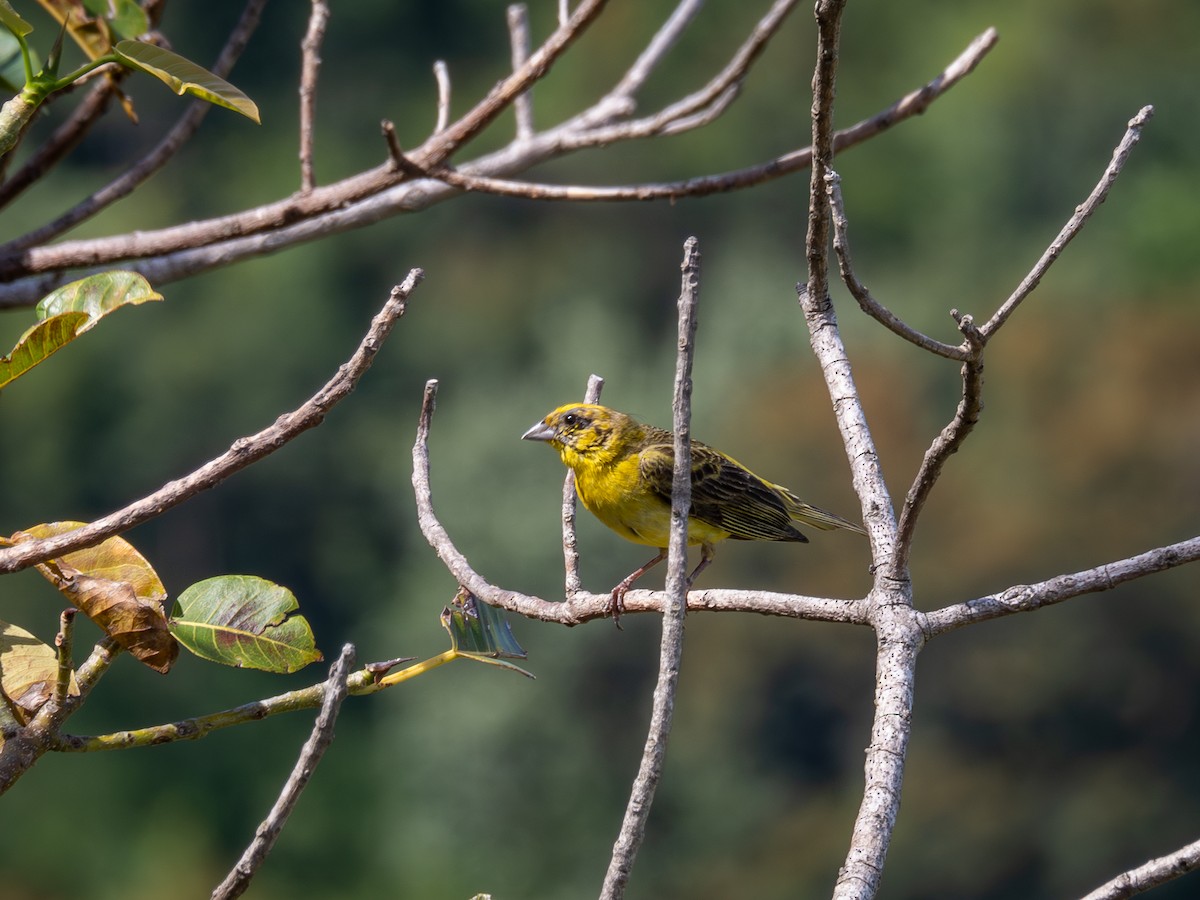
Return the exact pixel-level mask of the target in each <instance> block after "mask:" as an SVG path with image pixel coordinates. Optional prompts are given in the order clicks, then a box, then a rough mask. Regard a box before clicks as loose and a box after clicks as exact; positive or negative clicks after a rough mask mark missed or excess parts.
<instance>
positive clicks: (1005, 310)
mask: <svg viewBox="0 0 1200 900" xmlns="http://www.w3.org/2000/svg"><path fill="white" fill-rule="evenodd" d="M1153 115H1154V107H1153V106H1143V107H1142V108H1141V109H1140V110H1139V111H1138V114H1137V115H1136V116H1134V117H1133V118H1132V119H1130V120H1129V125H1128V126H1127V127H1126V129H1125V136H1124V137H1123V138H1121V141H1120V143H1119V144H1117V148H1116V149H1115V150H1114V151H1113V156H1112V160H1111V161H1110V162H1109V164H1108V166H1107V168H1105V170H1104V174H1103V175H1101V176H1100V181H1099V182H1097V183H1096V186H1095V187H1094V188H1092V192H1091V194H1089V195H1088V198H1087V199H1086V200H1085V201H1083V203H1082V204H1081V205H1079V206H1077V207H1075V214H1074V215H1073V216H1071V218H1070V219H1068V220H1067V224H1066V225H1064V226H1063V227H1062V230H1061V231H1059V233H1058V236H1057V237H1056V238H1055V239H1054V240H1053V241H1051V242H1050V246H1049V247H1047V248H1046V252H1045V253H1043V254H1042V256H1041V259H1039V260H1038V261H1037V263H1035V264H1034V267H1033V268H1032V269H1031V270H1030V271H1029V274H1028V275H1026V276H1025V278H1024V279H1022V281H1021V283H1020V284H1019V285H1017V289H1016V290H1015V291H1014V292H1013V293H1012V296H1010V297H1009V298H1008V299H1007V300H1005V301H1004V303H1003V304H1002V305H1001V306H1000V308H999V309H998V310H996V313H995V315H993V316H992V317H991V318H990V319H989V320H988V321H987V322H986V323H985V324H984V325H983V326H982V327H981V328H980V329H979V331H980V333H981V334H982V335H983V339H984V341H985V342H987V341H989V340H991V338H992V336H993V335H994V334H995V333H996V332H997V331H999V329H1000V326H1001V325H1003V324H1004V323H1005V322H1006V321H1008V317H1009V316H1010V315H1012V313H1013V311H1014V310H1015V309H1016V308H1017V307H1018V306H1019V305H1020V303H1021V301H1022V300H1024V299H1025V298H1026V297H1028V296H1029V295H1030V294H1031V293H1033V289H1034V288H1036V287H1037V286H1038V283H1039V282H1040V281H1041V280H1042V276H1043V275H1045V274H1046V272H1047V271H1048V270H1049V269H1050V267H1051V266H1052V265H1054V261H1055V260H1056V259H1058V257H1059V254H1061V253H1062V252H1063V250H1064V249H1065V248H1066V246H1067V244H1069V243H1071V241H1072V239H1074V237H1075V235H1077V234H1079V232H1080V231H1081V230H1082V229H1083V226H1084V224H1085V223H1086V222H1087V220H1088V219H1089V218H1091V215H1092V213H1094V212H1095V211H1096V210H1097V209H1098V208H1099V207H1100V204H1101V203H1103V202H1104V200H1105V198H1107V197H1108V192H1109V190H1110V189H1111V188H1112V186H1113V183H1114V182H1115V181H1116V180H1117V176H1118V175H1120V174H1121V169H1123V168H1124V167H1125V162H1126V160H1128V159H1129V154H1130V153H1131V152H1132V151H1133V148H1134V146H1135V145H1136V144H1137V142H1138V141H1139V140H1140V139H1141V137H1142V128H1143V127H1144V126H1145V125H1146V123H1147V122H1149V121H1150V117H1151V116H1153Z"/></svg>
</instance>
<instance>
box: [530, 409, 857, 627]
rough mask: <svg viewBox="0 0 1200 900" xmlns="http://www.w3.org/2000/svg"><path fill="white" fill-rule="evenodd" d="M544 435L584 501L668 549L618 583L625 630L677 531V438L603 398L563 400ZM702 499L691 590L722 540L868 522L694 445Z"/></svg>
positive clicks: (695, 481)
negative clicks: (628, 606)
mask: <svg viewBox="0 0 1200 900" xmlns="http://www.w3.org/2000/svg"><path fill="white" fill-rule="evenodd" d="M521 438H522V439H523V440H527V441H544V442H546V443H547V444H549V445H550V446H551V447H553V448H554V449H555V450H557V451H558V455H559V457H560V458H561V459H562V461H563V463H564V464H565V465H566V466H567V468H569V469H570V470H571V471H572V472H574V473H575V492H576V494H577V495H578V496H579V499H580V501H581V502H582V503H583V505H584V507H585V508H586V509H587V510H588V511H589V512H591V513H592V514H593V515H594V516H595V517H596V518H598V519H599V520H600V521H601V522H603V523H604V524H605V525H607V526H608V527H609V528H611V529H612V530H613V531H615V532H616V533H617V534H619V535H620V536H621V537H623V538H625V539H626V540H629V541H633V542H634V543H636V544H644V545H646V546H649V547H656V548H658V555H656V556H655V557H654V558H653V559H651V560H649V561H648V562H647V563H646V564H645V565H643V566H639V567H638V568H637V569H635V570H634V571H633V572H631V573H630V574H629V575H628V576H627V577H626V578H624V579H623V580H622V581H621V582H620V583H619V584H618V585H617V586H616V587H614V588H613V590H612V596H611V606H610V612H611V614H612V616H613V619H614V621H616V622H617V627H620V615H621V612H622V610H623V603H624V598H625V594H626V593H628V591H629V589H630V587H632V586H633V583H634V582H636V581H637V580H638V579H639V578H641V577H642V576H643V575H644V574H646V572H647V571H649V570H650V569H651V568H653V567H654V566H655V565H657V564H658V563H660V562H662V561H663V560H664V559H666V556H667V545H668V544H669V543H670V528H671V483H672V480H673V477H674V465H675V435H674V434H673V433H672V432H670V431H667V430H665V429H662V428H656V427H654V426H653V425H645V424H642V423H641V422H639V421H638V420H636V419H635V418H633V417H632V416H629V415H626V414H625V413H622V412H618V411H617V410H615V409H609V408H608V407H605V406H599V405H597V404H594V403H569V404H567V405H566V406H560V407H558V408H557V409H555V410H554V411H553V412H551V413H549V414H548V415H547V416H546V417H545V418H543V419H541V420H539V421H538V422H536V423H535V424H534V425H533V427H532V428H530V429H529V430H528V431H526V432H525V433H524V434H523V435H521ZM691 450H692V505H691V510H690V513H689V516H688V530H687V538H688V545H689V546H695V545H696V544H699V545H700V562H699V564H698V565H697V566H696V568H695V569H694V570H693V571H692V573H691V575H689V576H688V586H689V587H690V586H691V585H692V583H693V582H695V580H696V576H697V575H699V574H700V573H701V572H702V571H704V569H705V568H706V567H707V566H708V565H709V563H711V562H712V560H713V555H714V553H715V552H716V549H715V548H716V545H717V544H718V543H719V542H720V541H723V540H725V539H727V538H732V539H733V540H738V541H788V542H793V543H808V538H807V537H805V536H804V533H803V532H801V531H800V530H799V529H798V528H797V527H796V526H795V524H793V523H795V522H799V523H801V524H804V525H811V526H813V527H814V528H819V529H821V530H822V531H831V530H834V529H844V530H846V531H853V532H856V533H858V534H866V531H864V530H863V529H862V528H861V527H860V526H858V525H855V524H854V523H853V522H850V521H848V520H847V519H843V518H842V517H841V516H838V515H834V514H833V513H831V512H827V511H826V510H823V509H819V508H817V507H815V506H812V505H810V504H808V503H805V502H804V501H803V500H801V499H800V498H799V497H797V496H796V495H795V494H793V493H792V492H791V491H790V490H788V489H787V488H785V487H783V486H781V485H778V484H774V483H772V482H770V481H767V480H766V479H764V478H760V477H759V476H758V475H755V474H754V473H753V472H751V471H750V470H749V469H748V468H746V467H745V466H744V465H742V464H741V463H740V462H738V461H737V460H736V459H734V458H733V457H731V456H728V455H726V454H724V453H722V452H721V451H720V450H717V449H716V448H714V447H710V446H709V445H708V444H703V443H701V442H700V441H692V442H691Z"/></svg>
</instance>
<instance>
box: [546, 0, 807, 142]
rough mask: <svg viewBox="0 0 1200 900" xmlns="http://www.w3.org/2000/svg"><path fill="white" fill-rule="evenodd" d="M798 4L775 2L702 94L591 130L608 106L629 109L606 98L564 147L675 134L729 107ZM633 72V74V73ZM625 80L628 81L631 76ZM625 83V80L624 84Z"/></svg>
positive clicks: (580, 121)
mask: <svg viewBox="0 0 1200 900" xmlns="http://www.w3.org/2000/svg"><path fill="white" fill-rule="evenodd" d="M797 2H798V0H775V2H774V3H773V4H772V5H771V8H770V9H769V10H768V12H767V14H766V15H765V16H763V18H762V19H761V20H759V22H758V24H756V25H755V26H754V29H753V30H752V31H751V33H750V36H749V37H748V38H747V39H746V40H745V42H743V44H742V45H741V46H740V47H739V48H738V49H737V51H736V52H735V53H734V55H733V57H732V58H731V59H730V60H729V62H728V63H726V64H725V67H724V68H723V69H722V70H721V71H720V72H718V73H717V74H716V75H714V76H713V78H712V79H711V80H710V81H709V82H708V83H707V84H706V85H705V86H704V87H702V88H700V90H698V91H695V92H693V93H691V94H689V95H687V96H686V97H683V98H681V99H680V100H677V101H676V102H674V103H672V104H670V105H668V106H665V107H663V108H662V109H661V110H659V111H658V112H656V113H654V114H652V115H649V116H646V117H644V118H641V119H635V120H633V121H630V122H625V123H622V124H619V125H610V126H608V127H591V126H594V125H595V123H594V122H589V121H588V119H589V116H591V115H594V114H596V113H600V114H606V113H608V112H609V106H610V105H611V104H614V103H615V104H618V105H620V104H621V103H622V102H623V103H624V104H625V105H626V106H627V105H628V102H629V98H625V97H622V96H621V95H619V94H616V93H615V92H614V93H613V94H612V95H610V96H609V97H608V98H606V100H607V101H608V103H607V104H606V103H605V101H601V102H600V103H598V104H597V105H596V106H595V107H594V108H593V109H592V110H589V111H588V112H586V113H583V114H582V115H580V116H576V117H575V119H574V120H573V122H574V124H576V126H579V125H584V124H586V125H588V126H589V127H588V128H584V129H580V128H578V127H576V128H575V129H572V133H571V134H568V135H567V139H566V140H565V141H564V144H563V146H564V147H565V148H567V149H581V148H584V147H595V146H598V145H602V144H609V143H612V142H614V141H620V140H628V139H630V138H631V137H651V136H654V135H659V134H673V133H676V132H677V131H678V130H679V129H678V128H676V127H675V126H677V124H678V122H679V120H681V119H685V118H687V117H689V116H693V115H694V114H696V113H699V112H701V111H703V110H705V109H707V108H708V107H709V106H711V105H713V104H727V103H728V98H726V97H725V94H726V93H727V92H728V91H729V90H730V89H731V88H732V89H734V90H740V85H741V82H742V80H743V79H744V78H745V77H746V73H747V72H748V71H749V70H750V67H751V66H752V65H753V64H754V63H755V61H756V60H757V59H758V57H759V56H760V55H761V53H762V51H763V50H764V49H765V48H766V45H767V43H768V42H769V41H770V39H771V38H772V37H773V36H774V35H775V33H776V32H777V31H778V30H779V27H780V26H781V25H782V24H783V20H784V19H785V18H786V17H787V14H788V13H789V12H791V11H792V8H793V7H794V6H795V5H796V3H797ZM665 30H666V29H664V31H665ZM677 37H678V35H677V34H676V35H672V36H671V37H670V40H671V41H672V42H673V41H674V40H676V39H677ZM640 62H641V60H640V59H639V60H638V63H640ZM638 63H635V67H637V65H638ZM630 71H631V72H632V71H634V70H632V69H631V70H630ZM626 77H627V78H628V77H629V76H628V74H627V75H626ZM624 80H625V79H622V83H623V82H624Z"/></svg>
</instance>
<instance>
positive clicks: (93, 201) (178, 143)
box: [0, 0, 267, 258]
mask: <svg viewBox="0 0 1200 900" xmlns="http://www.w3.org/2000/svg"><path fill="white" fill-rule="evenodd" d="M266 5H267V0H249V2H247V3H246V6H245V7H244V8H243V9H242V15H241V17H240V18H239V19H238V23H237V25H236V26H235V27H234V29H233V32H232V33H231V34H230V35H229V40H227V41H226V42H225V46H224V47H223V48H222V49H221V54H220V56H218V57H217V60H216V62H215V63H214V64H213V66H212V71H213V72H214V73H215V74H217V75H220V76H221V77H225V76H227V75H228V74H229V73H230V72H231V71H232V70H233V66H234V64H235V63H236V62H237V61H238V59H239V58H240V57H241V55H242V53H243V51H245V49H246V45H247V43H249V41H250V36H251V35H252V34H253V33H254V31H255V29H256V28H257V27H258V23H259V20H260V18H261V17H262V11H263V7H265V6H266ZM212 108H213V107H212V104H211V103H205V102H203V101H200V100H197V101H194V102H192V103H189V104H188V105H187V109H185V110H184V112H183V115H182V116H180V117H179V119H178V120H177V121H176V123H175V124H174V125H173V126H172V127H171V129H170V131H168V132H167V133H166V135H164V136H163V139H162V140H161V141H159V142H158V144H157V145H156V146H155V147H154V149H153V150H151V151H150V152H149V153H147V154H146V155H145V156H144V157H142V158H141V159H140V160H138V161H137V162H136V163H134V164H133V165H132V166H131V167H130V168H128V169H127V170H126V171H125V172H123V173H122V174H121V175H120V176H118V177H117V178H116V179H114V180H113V181H112V182H110V183H109V184H107V185H105V186H104V187H102V188H101V189H100V190H98V191H96V192H95V193H94V194H92V195H91V196H90V197H86V198H84V199H83V200H81V201H80V202H79V203H77V204H75V206H73V207H72V208H71V209H69V210H67V211H66V212H65V213H63V214H62V215H61V216H58V217H57V218H55V219H54V220H53V221H51V222H48V223H46V224H45V225H43V226H41V227H40V228H36V229H34V230H33V231H30V232H27V233H26V234H23V235H21V236H20V237H18V238H16V239H14V240H12V241H9V242H8V243H7V244H3V245H0V258H3V257H5V256H10V255H12V254H15V253H18V252H20V251H22V250H24V249H26V248H29V247H36V246H38V245H39V244H44V243H45V242H47V241H49V240H51V239H53V238H56V237H58V236H59V235H60V234H63V233H64V232H66V231H68V230H70V229H71V228H74V227H75V226H76V225H78V224H79V223H80V222H83V221H85V220H86V219H89V218H91V217H92V216H94V215H96V213H98V212H100V211H101V210H103V209H105V208H107V207H109V206H111V205H112V204H113V203H116V202H117V201H118V200H120V199H122V198H123V197H127V196H129V195H130V194H132V193H133V192H134V190H135V189H136V188H137V187H138V186H139V185H141V184H142V183H143V182H145V181H147V180H148V179H149V178H150V176H151V175H153V174H154V173H155V172H157V171H158V170H159V169H161V168H162V167H163V166H165V165H166V164H167V163H168V162H170V160H171V159H172V157H174V156H175V154H176V153H177V152H178V151H179V150H180V149H182V147H183V146H184V145H185V144H186V143H187V142H188V141H189V140H191V137H192V135H193V134H195V133H196V129H198V128H199V127H200V123H201V122H202V121H204V117H205V116H206V115H208V112H209V110H211V109H212ZM6 187H7V185H6ZM2 190H3V189H0V191H2Z"/></svg>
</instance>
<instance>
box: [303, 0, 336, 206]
mask: <svg viewBox="0 0 1200 900" xmlns="http://www.w3.org/2000/svg"><path fill="white" fill-rule="evenodd" d="M328 21H329V4H328V3H326V2H325V0H312V11H311V12H310V13H309V16H308V31H307V32H305V34H304V40H303V41H301V42H300V55H301V64H300V192H301V193H308V192H309V191H311V190H312V189H313V187H314V186H315V185H316V181H315V179H314V177H313V130H314V127H315V122H316V112H317V75H318V73H319V72H320V69H321V42H322V41H324V40H325V25H326V23H328Z"/></svg>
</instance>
